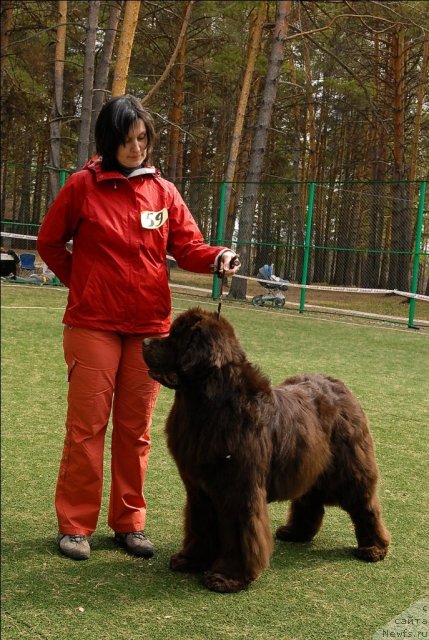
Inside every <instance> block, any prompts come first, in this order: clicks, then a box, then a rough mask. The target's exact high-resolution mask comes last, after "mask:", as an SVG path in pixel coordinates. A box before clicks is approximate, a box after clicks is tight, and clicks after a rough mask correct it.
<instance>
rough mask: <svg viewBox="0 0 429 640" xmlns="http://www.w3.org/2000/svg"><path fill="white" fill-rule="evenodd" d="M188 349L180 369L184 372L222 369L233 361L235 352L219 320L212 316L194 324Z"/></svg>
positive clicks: (182, 356) (183, 355)
mask: <svg viewBox="0 0 429 640" xmlns="http://www.w3.org/2000/svg"><path fill="white" fill-rule="evenodd" d="M190 331H191V335H190V339H189V342H188V345H187V348H186V351H185V352H184V353H183V354H182V355H181V358H180V369H181V370H182V371H183V372H184V373H190V372H191V371H193V372H195V374H197V375H198V372H201V373H205V372H207V371H208V370H209V369H212V368H217V369H220V368H221V367H223V366H224V365H225V364H227V363H228V362H230V361H231V359H232V357H233V354H232V349H231V344H230V341H229V340H226V339H225V336H224V335H223V332H222V330H221V328H220V327H219V325H218V323H217V322H212V321H211V318H209V319H208V320H207V319H206V321H204V319H203V320H202V321H201V322H198V323H196V324H194V326H193V327H192V328H191V330H190Z"/></svg>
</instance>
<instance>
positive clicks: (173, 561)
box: [170, 551, 207, 573]
mask: <svg viewBox="0 0 429 640" xmlns="http://www.w3.org/2000/svg"><path fill="white" fill-rule="evenodd" d="M170 569H172V570H173V571H183V572H184V573H185V572H188V573H195V572H198V571H204V569H207V566H202V565H201V564H200V563H198V562H196V561H195V560H192V558H189V556H187V555H185V554H184V553H182V552H181V551H179V553H175V554H174V555H172V556H171V558H170Z"/></svg>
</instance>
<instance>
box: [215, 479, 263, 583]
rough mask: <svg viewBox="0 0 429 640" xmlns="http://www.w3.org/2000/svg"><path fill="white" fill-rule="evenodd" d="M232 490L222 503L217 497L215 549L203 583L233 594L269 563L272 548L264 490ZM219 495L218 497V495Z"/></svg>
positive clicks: (252, 488)
mask: <svg viewBox="0 0 429 640" xmlns="http://www.w3.org/2000/svg"><path fill="white" fill-rule="evenodd" d="M241 489H242V490H240V489H239V488H238V487H235V491H234V492H233V493H232V494H230V495H226V499H225V500H220V499H219V498H218V501H217V504H216V507H217V509H218V512H219V521H220V526H219V550H218V555H217V558H216V560H215V561H214V563H213V564H212V566H211V567H210V569H209V571H207V572H206V573H205V575H204V584H205V585H206V587H207V588H208V589H211V590H212V591H218V592H222V593H233V592H236V591H241V590H242V589H245V588H246V587H247V586H248V585H249V584H250V582H252V581H253V580H255V579H256V578H257V577H258V575H259V574H260V573H261V571H262V570H263V569H265V568H266V567H267V566H268V564H269V561H270V557H271V553H272V549H273V537H272V534H271V529H270V524H269V518H268V509H267V501H266V493H265V489H262V488H260V487H248V488H247V490H245V489H244V488H241ZM220 495H221V494H219V496H220Z"/></svg>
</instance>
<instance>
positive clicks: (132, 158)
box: [116, 118, 147, 169]
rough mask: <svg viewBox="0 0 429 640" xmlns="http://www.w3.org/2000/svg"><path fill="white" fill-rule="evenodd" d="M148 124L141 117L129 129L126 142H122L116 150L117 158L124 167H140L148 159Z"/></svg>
mask: <svg viewBox="0 0 429 640" xmlns="http://www.w3.org/2000/svg"><path fill="white" fill-rule="evenodd" d="M146 146H147V137H146V126H145V123H144V122H143V120H140V118H139V119H138V120H137V121H136V123H135V125H134V127H131V128H130V130H129V131H128V135H127V137H126V139H125V144H120V145H119V147H118V149H117V151H116V160H117V161H118V162H119V164H121V165H122V166H123V167H127V168H128V169H132V168H134V167H136V168H137V167H140V165H141V164H142V163H143V162H144V160H145V159H146Z"/></svg>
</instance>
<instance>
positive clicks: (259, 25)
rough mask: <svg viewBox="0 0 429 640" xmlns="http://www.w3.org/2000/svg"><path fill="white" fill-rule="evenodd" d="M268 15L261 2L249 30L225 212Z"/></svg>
mask: <svg viewBox="0 0 429 640" xmlns="http://www.w3.org/2000/svg"><path fill="white" fill-rule="evenodd" d="M266 13H267V4H266V3H265V2H260V3H259V6H258V10H257V13H255V14H254V15H253V18H252V25H251V27H250V30H249V42H248V46H247V65H246V70H245V72H244V77H243V82H242V86H241V92H240V98H239V101H238V107H237V113H236V117H235V124H234V130H233V133H232V137H231V149H230V152H229V158H228V164H227V166H226V171H225V178H224V180H225V182H226V183H227V185H226V189H225V211H229V203H230V199H231V190H232V182H233V180H234V175H235V168H236V165H237V158H238V152H239V149H240V143H241V136H242V132H243V125H244V116H245V114H246V109H247V102H248V100H249V94H250V87H251V82H252V77H253V72H254V70H255V64H256V57H257V55H258V52H259V50H260V48H261V39H262V30H263V26H264V20H265V16H266Z"/></svg>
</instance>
